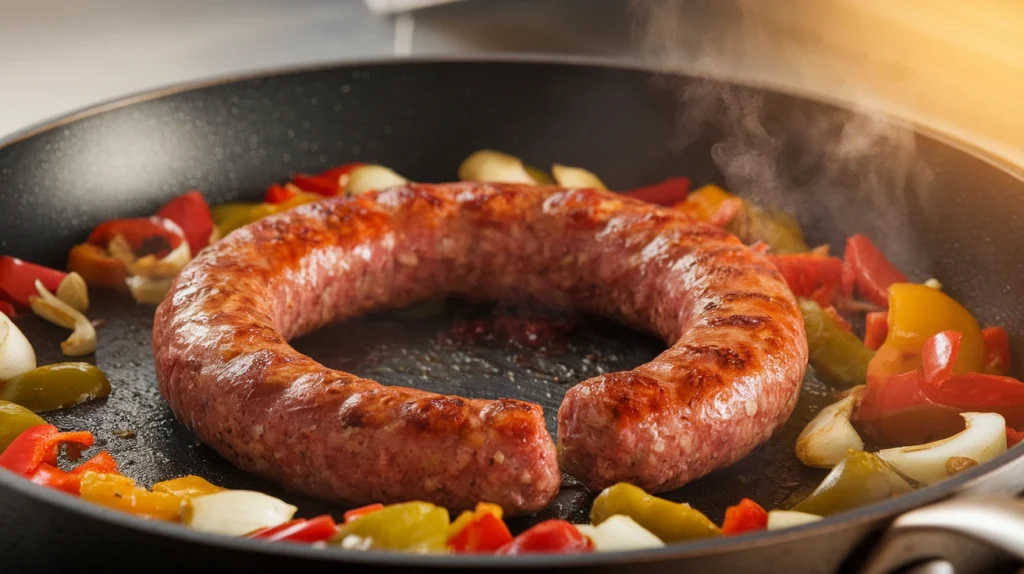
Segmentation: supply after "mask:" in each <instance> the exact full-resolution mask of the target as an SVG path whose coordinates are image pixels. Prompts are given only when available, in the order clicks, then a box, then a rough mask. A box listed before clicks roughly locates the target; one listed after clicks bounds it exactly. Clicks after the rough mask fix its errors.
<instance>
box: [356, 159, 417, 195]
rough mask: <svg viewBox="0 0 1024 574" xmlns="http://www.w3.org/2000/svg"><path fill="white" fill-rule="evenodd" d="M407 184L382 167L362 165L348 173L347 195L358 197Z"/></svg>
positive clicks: (400, 177)
mask: <svg viewBox="0 0 1024 574" xmlns="http://www.w3.org/2000/svg"><path fill="white" fill-rule="evenodd" d="M403 183H407V180H406V179H405V178H404V177H402V176H400V175H398V174H397V173H395V172H394V171H392V170H390V169H388V168H386V167H384V166H382V165H373V164H370V165H362V166H359V167H357V168H355V169H353V170H352V171H350V172H349V173H348V185H346V186H345V193H346V194H347V195H359V194H361V193H366V192H367V191H372V190H374V189H387V188H389V187H394V186H396V185H402V184H403Z"/></svg>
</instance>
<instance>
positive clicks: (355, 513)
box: [343, 502, 384, 524]
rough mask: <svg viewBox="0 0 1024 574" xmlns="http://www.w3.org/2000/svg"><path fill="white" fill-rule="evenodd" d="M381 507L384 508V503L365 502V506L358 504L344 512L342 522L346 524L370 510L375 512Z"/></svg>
mask: <svg viewBox="0 0 1024 574" xmlns="http://www.w3.org/2000/svg"><path fill="white" fill-rule="evenodd" d="M382 508H384V505H383V504H381V503H379V502H376V503H374V504H367V505H366V506H360V507H359V508H353V509H352V510H349V511H348V512H346V513H345V516H344V518H343V522H344V523H345V524H348V523H349V522H352V521H353V520H358V519H360V518H362V517H364V516H366V515H367V514H369V513H371V512H377V511H378V510H380V509H382Z"/></svg>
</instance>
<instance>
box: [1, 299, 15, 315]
mask: <svg viewBox="0 0 1024 574" xmlns="http://www.w3.org/2000/svg"><path fill="white" fill-rule="evenodd" d="M0 313H3V314H4V315H7V316H8V317H14V316H15V315H17V311H15V309H14V305H11V304H10V303H8V302H7V301H4V300H2V299H0Z"/></svg>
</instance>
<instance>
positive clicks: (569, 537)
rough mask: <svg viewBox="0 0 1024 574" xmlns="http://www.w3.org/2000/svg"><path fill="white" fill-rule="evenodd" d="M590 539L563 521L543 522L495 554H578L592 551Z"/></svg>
mask: <svg viewBox="0 0 1024 574" xmlns="http://www.w3.org/2000/svg"><path fill="white" fill-rule="evenodd" d="M593 549H594V548H593V544H592V543H591V542H590V539H589V538H587V537H586V536H584V535H583V533H581V532H580V531H579V530H577V528H576V527H575V526H573V525H572V524H570V523H568V522H566V521H564V520H557V519H553V520H545V521H544V522H541V523H540V524H537V525H535V526H534V527H532V528H530V529H529V530H527V531H525V532H523V533H522V534H520V535H519V536H516V537H515V538H513V539H512V540H511V541H510V542H509V543H507V544H505V545H504V546H502V547H501V548H499V549H498V550H497V552H495V554H498V555H499V556H516V555H519V554H531V553H552V552H553V553H558V554H579V553H583V552H591V551H593Z"/></svg>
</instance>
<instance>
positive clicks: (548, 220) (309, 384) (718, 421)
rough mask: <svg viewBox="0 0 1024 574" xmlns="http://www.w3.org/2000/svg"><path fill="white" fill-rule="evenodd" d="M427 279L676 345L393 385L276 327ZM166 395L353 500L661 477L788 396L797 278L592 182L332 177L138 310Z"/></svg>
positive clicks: (799, 339)
mask: <svg viewBox="0 0 1024 574" xmlns="http://www.w3.org/2000/svg"><path fill="white" fill-rule="evenodd" d="M437 295H450V296H458V297H464V298H467V299H471V300H499V299H500V300H519V301H529V302H534V303H540V304H543V305H547V306H550V307H553V308H559V309H574V310H579V311H585V312H591V313H596V314H599V315H603V316H606V317H609V318H612V319H614V320H618V321H620V322H622V323H624V324H626V325H629V326H632V327H635V328H639V329H644V330H647V331H650V332H653V333H655V334H657V335H659V336H660V337H662V338H663V339H664V340H665V341H666V343H667V344H668V345H670V348H669V349H668V350H666V351H665V352H664V353H662V354H661V355H660V356H658V357H657V358H655V359H654V360H653V361H651V362H650V363H647V364H645V365H641V366H640V367H637V368H636V369H634V370H633V371H629V372H624V373H611V374H607V375H603V376H600V377H597V378H594V379H590V380H588V381H584V382H583V383H580V384H579V385H577V386H576V387H574V388H572V389H571V390H570V391H569V393H568V394H567V395H566V399H565V402H564V403H563V405H562V408H561V409H560V410H559V429H558V440H559V450H558V451H556V448H555V445H554V442H553V441H552V439H551V437H550V435H549V434H548V433H547V431H546V430H545V427H544V418H543V414H542V412H541V408H540V407H539V406H537V405H534V404H531V403H526V402H523V401H518V400H513V399H500V400H479V399H467V398H462V397H454V396H443V395H438V394H434V393H428V392H424V391H419V390H415V389H406V388H400V387H387V386H382V385H380V384H379V383H377V382H375V381H371V380H367V379H363V378H360V377H357V376H355V375H352V374H349V373H345V372H340V371H335V370H331V369H328V368H326V367H324V366H322V365H320V364H319V363H317V362H315V361H314V360H312V359H310V358H309V357H306V356H304V355H302V354H300V353H298V352H297V351H295V350H294V349H293V348H292V347H291V346H289V345H288V343H287V341H288V340H289V339H291V338H293V337H297V336H300V335H302V334H304V333H308V332H310V331H313V330H315V329H317V328H319V327H321V326H323V325H325V324H327V323H330V322H335V321H344V320H346V319H350V318H354V317H357V316H359V315H362V314H365V313H367V312H369V311H372V310H380V309H386V308H398V307H402V306H404V305H407V304H409V303H412V302H415V301H417V300H421V299H425V298H428V297H433V296H437ZM153 349H154V354H155V358H156V367H157V369H156V370H157V380H158V382H159V388H160V392H161V394H162V395H163V396H164V397H165V398H166V400H167V401H168V403H169V404H170V406H171V409H172V410H173V412H174V414H175V416H176V417H177V418H178V419H179V420H180V421H182V422H183V423H184V424H185V425H186V426H188V427H189V428H190V429H191V430H192V431H193V432H194V433H195V434H196V435H197V436H198V437H199V438H200V439H201V440H202V441H203V442H204V443H206V444H207V445H209V446H211V447H212V448H214V449H216V450H217V451H218V452H219V453H221V454H222V455H223V456H225V457H226V458H227V459H229V460H230V461H232V462H233V463H235V464H236V465H238V466H240V467H242V468H244V469H246V470H248V471H251V472H253V473H256V474H259V475H261V476H264V477H266V478H269V479H271V480H274V481H277V482H279V483H282V484H284V485H285V486H286V487H288V488H291V489H293V490H296V491H300V492H304V493H307V494H311V495H314V496H319V497H322V498H327V499H333V500H338V501H344V502H347V503H351V504H364V503H370V502H385V503H388V502H397V501H403V500H413V499H420V500H428V501H432V502H435V503H437V504H441V505H444V506H447V507H449V508H450V509H461V508H470V507H472V506H473V505H474V504H476V502H478V501H490V502H495V503H498V504H500V505H501V506H502V507H503V508H504V509H505V510H506V512H509V513H511V514H518V513H526V512H532V511H536V510H538V509H540V508H543V507H544V506H546V505H547V504H549V503H550V502H551V500H552V499H553V498H554V496H555V494H557V491H558V488H559V485H560V478H561V475H560V472H559V464H558V458H559V456H560V458H561V464H562V466H563V467H564V469H565V470H567V471H568V472H569V473H571V474H573V475H574V476H576V477H578V478H580V479H581V480H583V481H584V482H585V483H586V484H587V485H589V486H591V487H593V488H600V487H603V486H607V485H608V484H611V483H613V482H615V481H618V480H626V481H630V482H633V483H634V484H637V485H639V486H642V487H644V488H646V489H648V490H651V491H655V492H657V491H662V490H666V489H670V488H674V487H677V486H679V485H681V484H683V483H685V482H687V481H689V480H692V479H694V478H696V477H699V476H702V475H703V474H706V473H707V472H710V471H711V470H713V469H715V468H718V467H721V466H724V465H727V464H729V463H731V462H733V461H735V460H737V459H738V458H740V457H742V456H743V455H745V454H746V453H748V452H749V451H750V450H751V449H753V448H754V447H755V446H756V445H757V444H759V443H760V442H762V441H763V440H765V439H766V438H767V437H768V436H769V435H770V434H771V433H772V431H773V430H774V429H775V428H776V427H777V426H778V425H780V424H781V423H782V422H784V421H785V419H786V418H787V417H788V416H789V414H790V413H791V412H792V409H793V407H794V405H795V402H796V399H797V395H798V392H799V387H800V381H801V379H802V377H803V373H804V369H805V365H806V360H807V347H806V340H805V338H804V332H803V324H802V321H801V319H800V315H799V312H798V310H797V308H796V305H795V301H794V299H793V296H792V294H791V293H790V292H789V290H788V288H787V287H786V285H785V283H784V281H783V279H782V278H781V276H780V275H779V274H778V273H777V272H776V270H775V269H774V268H773V267H772V266H771V265H770V264H769V263H768V262H767V260H765V259H764V258H762V257H760V256H758V255H756V254H754V253H753V252H751V251H750V250H749V249H747V248H746V247H745V246H743V245H742V244H741V243H740V242H739V241H738V240H737V239H736V238H735V237H733V236H731V235H729V234H727V233H725V232H724V231H722V230H720V229H718V228H715V227H712V226H710V225H706V224H702V223H697V222H694V221H692V220H690V219H688V218H687V217H685V216H684V215H681V214H679V213H677V212H673V211H671V210H668V209H663V208H658V207H653V206H651V205H648V204H645V203H641V202H639V201H635V200H631V199H628V198H625V197H622V196H618V195H615V194H613V193H609V192H602V191H597V190H565V189H559V188H553V187H531V186H521V185H502V184H482V183H454V184H443V185H427V184H418V185H409V186H402V187H397V188H392V189H388V190H383V191H380V192H371V193H367V194H364V195H361V196H358V197H355V198H332V199H327V200H324V201H321V202H318V203H314V204H307V205H304V206H300V207H298V208H295V209H293V210H291V211H289V212H286V213H282V214H278V215H274V216H270V217H267V218H264V219H262V220H260V221H258V222H256V223H254V224H251V225H249V226H246V227H243V228H241V229H239V230H236V231H235V232H233V233H231V234H230V235H228V236H227V237H226V238H224V239H222V240H220V241H218V242H217V243H215V244H213V245H211V246H210V247H208V248H206V249H204V250H203V251H202V252H201V253H200V254H199V255H198V256H197V257H196V258H195V259H194V260H193V261H192V262H191V263H190V264H189V265H188V266H187V267H186V268H185V269H184V270H183V271H182V273H181V274H180V275H179V276H178V278H177V279H176V280H175V282H174V284H173V286H172V288H171V290H170V292H169V293H168V295H167V297H166V299H165V300H164V301H163V303H161V304H160V306H159V307H158V308H157V312H156V318H155V322H154V326H153Z"/></svg>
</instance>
